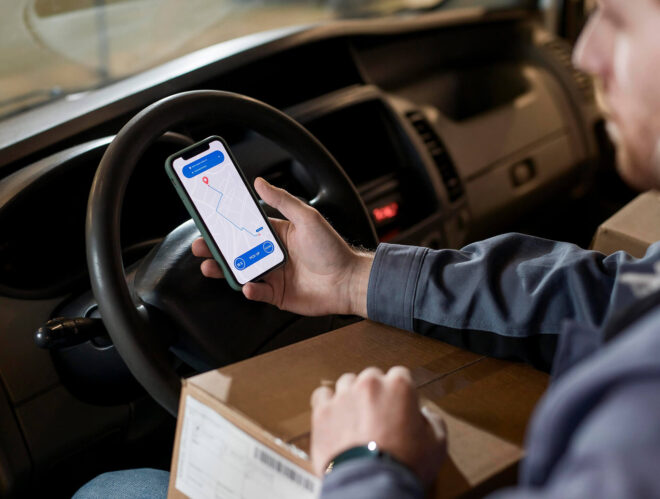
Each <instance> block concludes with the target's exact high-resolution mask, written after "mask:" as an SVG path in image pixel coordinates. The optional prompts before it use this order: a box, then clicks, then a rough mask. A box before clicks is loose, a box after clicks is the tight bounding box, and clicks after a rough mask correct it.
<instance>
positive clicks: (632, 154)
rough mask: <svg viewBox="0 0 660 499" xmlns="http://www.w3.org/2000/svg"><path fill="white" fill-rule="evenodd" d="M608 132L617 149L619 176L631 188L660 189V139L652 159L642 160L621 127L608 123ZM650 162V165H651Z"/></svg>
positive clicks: (641, 189)
mask: <svg viewBox="0 0 660 499" xmlns="http://www.w3.org/2000/svg"><path fill="white" fill-rule="evenodd" d="M607 132H608V135H609V136H610V138H611V139H612V142H614V145H615V147H616V163H617V170H618V171H619V174H620V175H621V177H622V178H623V180H625V181H626V183H628V184H629V185H630V186H631V187H633V188H635V189H638V190H640V191H644V190H647V189H652V188H659V187H660V139H659V140H658V143H657V147H656V149H655V151H654V155H653V157H652V158H648V157H647V158H642V157H641V155H640V154H639V151H638V150H637V149H636V148H635V146H634V145H633V144H632V143H631V142H630V137H627V136H626V135H625V134H624V132H623V131H622V130H621V128H619V126H618V125H617V124H615V123H613V122H611V121H608V122H607ZM649 162H650V163H649Z"/></svg>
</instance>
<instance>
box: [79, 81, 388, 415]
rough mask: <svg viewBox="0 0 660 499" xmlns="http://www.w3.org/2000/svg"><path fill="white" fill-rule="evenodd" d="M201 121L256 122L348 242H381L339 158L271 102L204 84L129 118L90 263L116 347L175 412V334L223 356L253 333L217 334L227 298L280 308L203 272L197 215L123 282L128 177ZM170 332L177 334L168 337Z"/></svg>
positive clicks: (108, 160)
mask: <svg viewBox="0 0 660 499" xmlns="http://www.w3.org/2000/svg"><path fill="white" fill-rule="evenodd" d="M200 119H206V120H209V121H211V122H214V123H218V125H220V124H222V125H234V126H238V127H242V128H245V129H250V130H253V131H255V132H257V133H259V134H260V135H262V136H263V137H265V138H267V139H270V140H272V141H273V142H275V143H276V144H278V145H279V146H281V147H282V148H283V149H285V150H286V151H287V152H289V153H290V154H291V155H292V156H293V158H294V159H296V160H297V161H298V162H300V164H301V165H302V166H303V169H304V171H305V173H306V175H308V176H309V177H311V178H312V179H313V181H314V182H315V184H316V185H317V186H318V191H317V192H316V194H315V196H314V197H313V199H312V200H311V201H309V204H310V205H312V206H314V207H315V208H317V209H318V210H319V211H320V212H321V213H322V214H323V215H324V216H325V217H327V218H328V219H329V221H330V222H331V223H332V224H333V225H334V226H335V227H336V228H337V230H338V231H339V232H340V234H342V236H343V237H344V238H345V239H347V240H348V241H349V242H350V243H353V244H359V245H363V246H365V247H369V248H373V247H375V246H376V244H377V238H376V232H375V230H374V226H373V223H372V221H371V218H370V217H369V214H368V212H367V210H366V208H365V206H364V204H363V202H362V200H361V199H360V197H359V195H358V193H357V190H356V189H355V187H354V185H353V184H352V182H351V181H350V179H349V178H348V176H347V175H346V173H345V172H344V171H343V170H342V168H341V167H340V166H339V164H338V163H337V161H336V160H335V159H334V158H333V157H332V156H331V154H330V153H329V152H328V151H327V150H326V149H325V147H324V146H323V145H322V144H321V143H320V142H319V141H318V140H317V139H316V138H314V136H313V135H312V134H311V133H310V132H309V131H307V130H306V129H305V128H304V127H303V126H302V125H300V124H299V123H298V122H296V121H295V120H293V119H292V118H290V117H289V116H287V115H286V114H284V113H282V112H281V111H279V110H277V109H275V108H274V107H271V106H269V105H267V104H265V103H263V102H260V101H258V100H255V99H252V98H249V97H246V96H243V95H240V94H235V93H230V92H223V91H214V90H199V91H192V92H184V93H180V94H176V95H173V96H170V97H167V98H164V99H162V100H160V101H158V102H156V103H155V104H152V105H151V106H149V107H147V108H146V109H144V110H143V111H142V112H140V113H139V114H137V115H136V116H135V117H134V118H133V119H131V120H130V121H129V122H128V123H127V124H126V125H125V126H124V127H123V128H122V129H121V130H120V131H119V133H118V134H117V135H116V137H115V139H114V140H113V141H112V143H111V144H110V145H109V146H108V148H107V150H106V152H105V154H104V155H103V158H102V160H101V163H100V164H99V167H98V169H97V172H96V176H95V177H94V182H93V184H92V188H91V192H90V197H89V204H88V208H87V219H86V243H87V265H88V268H89V274H90V279H91V285H92V291H93V293H94V297H95V298H96V300H97V303H98V308H99V311H100V313H101V318H102V319H103V323H104V324H105V327H106V329H107V331H108V334H109V335H110V337H111V339H112V341H113V342H114V345H115V347H116V348H117V350H118V352H119V354H120V355H121V357H122V358H123V360H124V361H125V362H126V365H127V366H128V368H129V369H130V371H131V372H132V374H133V375H134V376H135V378H136V379H137V380H138V381H139V382H140V383H141V384H142V386H143V387H144V388H145V389H146V390H147V392H148V393H149V394H150V395H151V396H152V397H153V398H154V399H155V400H156V401H157V402H158V403H160V405H162V406H163V407H164V408H165V409H167V410H168V411H169V412H170V413H171V414H172V415H176V413H177V409H178V402H179V393H180V389H181V380H180V377H179V375H178V374H177V371H176V369H175V367H174V363H173V362H172V358H171V353H170V350H171V347H172V345H173V344H174V343H175V341H176V342H179V344H186V343H187V341H186V340H189V339H190V337H192V338H193V340H194V341H192V342H191V343H194V344H195V345H197V349H198V351H199V353H200V355H202V356H203V355H204V353H206V352H209V351H211V352H213V351H214V350H215V352H216V355H210V357H211V358H213V359H215V361H216V362H217V361H218V357H219V356H221V355H222V348H218V344H219V343H220V344H221V343H222V340H223V338H227V337H231V338H232V341H234V342H240V341H247V342H249V341H250V338H249V333H248V334H247V335H246V334H238V333H239V331H235V332H234V331H230V333H231V334H229V335H227V334H224V335H223V334H221V333H222V332H221V331H218V329H217V328H218V322H217V320H216V319H217V317H216V319H214V318H212V317H211V316H214V315H215V316H217V315H218V314H217V313H215V312H216V309H217V304H220V303H222V302H223V301H229V302H232V305H231V307H230V308H231V309H232V310H235V307H236V306H237V305H236V304H237V303H238V301H239V300H240V303H241V306H242V307H245V306H249V307H251V308H254V307H258V308H260V309H259V312H258V313H252V314H249V316H250V317H251V318H252V320H259V319H260V318H261V319H262V320H263V319H267V317H268V314H273V313H275V312H279V311H277V310H276V309H275V307H271V306H269V305H264V304H256V303H249V302H247V300H245V299H244V298H243V296H242V295H241V294H240V293H236V292H235V291H233V290H230V288H229V286H228V285H226V283H224V282H220V281H217V282H211V280H209V279H205V278H204V277H203V276H202V275H201V272H200V271H199V260H198V259H195V258H194V257H193V256H192V253H191V251H190V244H191V242H192V240H194V239H195V238H196V237H198V236H199V233H198V232H197V231H196V229H195V227H194V224H193V223H192V222H191V221H189V222H186V223H184V224H183V225H182V226H180V227H178V228H177V229H175V230H174V231H173V232H172V233H170V234H169V235H168V236H167V237H166V238H165V240H164V241H163V242H162V243H161V244H160V245H159V246H157V247H155V248H154V249H153V250H152V251H151V253H150V254H149V255H147V257H145V258H144V259H143V261H142V262H141V263H140V264H139V267H138V268H137V271H135V272H134V273H132V274H131V276H130V277H131V278H130V279H128V281H129V282H127V276H126V273H125V270H124V265H123V261H122V250H121V242H120V217H121V209H122V202H123V198H124V193H125V191H126V187H127V184H128V181H129V178H130V177H131V174H132V172H133V170H134V168H135V166H136V163H137V161H138V160H139V159H140V157H141V156H142V154H143V153H144V152H145V151H146V150H147V148H148V147H149V145H150V144H152V143H153V142H154V141H156V140H157V139H158V138H159V137H161V136H162V135H163V133H165V132H167V131H169V130H172V129H175V128H176V127H177V126H178V125H181V124H183V123H185V122H190V121H193V120H200ZM162 174H163V175H165V172H164V171H163V172H162ZM191 296H192V297H193V298H198V299H193V300H191V299H190V297H191ZM186 297H187V300H186ZM264 315H265V317H264ZM200 317H203V319H200ZM245 320H246V319H245V318H242V319H241V321H242V322H244V321H245ZM247 320H248V321H249V320H250V319H249V318H248V319H247ZM289 320H290V319H289ZM280 323H282V320H280ZM172 324H174V327H173V328H172V327H170V326H172ZM223 324H225V325H226V324H227V321H226V317H225V319H224V320H223ZM171 329H174V331H175V332H174V333H173V334H167V333H166V331H168V330H171ZM182 330H183V331H182ZM245 331H248V332H249V331H250V329H249V324H248V325H247V327H245V325H244V330H243V331H241V333H244V332H245ZM182 337H183V338H182ZM193 350H194V349H193ZM218 350H219V352H218Z"/></svg>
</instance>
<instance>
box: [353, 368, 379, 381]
mask: <svg viewBox="0 0 660 499" xmlns="http://www.w3.org/2000/svg"><path fill="white" fill-rule="evenodd" d="M382 375H383V371H382V370H381V369H379V368H378V367H367V368H366V369H365V370H364V371H362V372H361V373H360V374H358V376H357V379H356V381H360V380H362V379H365V378H377V377H380V376H382Z"/></svg>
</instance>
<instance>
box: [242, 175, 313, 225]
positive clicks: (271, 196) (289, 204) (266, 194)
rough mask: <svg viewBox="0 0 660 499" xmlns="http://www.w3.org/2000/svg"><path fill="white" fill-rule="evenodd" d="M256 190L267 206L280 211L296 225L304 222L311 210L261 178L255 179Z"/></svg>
mask: <svg viewBox="0 0 660 499" xmlns="http://www.w3.org/2000/svg"><path fill="white" fill-rule="evenodd" d="M254 189H255V190H256V191H257V193H258V194H259V196H261V199H263V200H264V201H265V202H266V204H268V205H270V206H272V207H273V208H275V209H276V210H278V211H279V212H280V213H281V214H282V215H284V216H285V217H286V218H288V219H289V221H290V222H292V223H293V224H294V225H295V224H298V223H300V222H301V221H302V218H303V216H304V215H305V213H306V211H307V209H309V207H308V206H307V205H306V204H305V203H303V202H302V201H301V200H300V199H298V198H297V197H295V196H293V195H291V194H289V193H288V192H287V191H285V190H284V189H280V188H279V187H275V186H274V185H271V184H269V183H268V182H267V181H266V180H265V179H263V178H261V177H257V178H256V179H255V181H254Z"/></svg>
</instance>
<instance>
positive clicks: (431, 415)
mask: <svg viewBox="0 0 660 499" xmlns="http://www.w3.org/2000/svg"><path fill="white" fill-rule="evenodd" d="M421 412H422V415H423V416H424V417H425V418H426V420H427V421H428V422H429V424H430V425H431V428H432V429H433V433H435V436H436V438H437V439H438V440H446V439H447V425H446V424H445V420H444V419H442V415H441V414H440V413H439V412H436V411H434V410H433V409H429V408H428V407H427V406H423V407H422V409H421Z"/></svg>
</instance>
